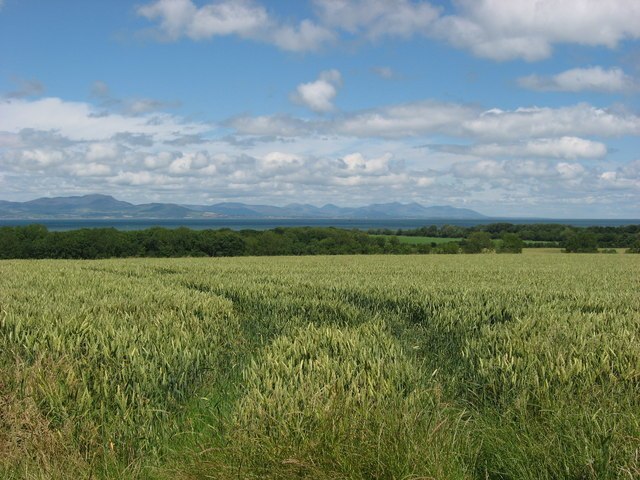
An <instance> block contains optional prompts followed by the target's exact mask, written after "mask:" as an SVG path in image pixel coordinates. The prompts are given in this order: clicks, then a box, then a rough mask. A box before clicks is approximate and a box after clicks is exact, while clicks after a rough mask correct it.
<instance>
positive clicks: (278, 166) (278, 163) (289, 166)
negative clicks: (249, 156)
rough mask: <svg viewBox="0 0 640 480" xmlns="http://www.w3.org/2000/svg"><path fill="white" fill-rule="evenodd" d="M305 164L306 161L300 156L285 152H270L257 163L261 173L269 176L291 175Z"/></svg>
mask: <svg viewBox="0 0 640 480" xmlns="http://www.w3.org/2000/svg"><path fill="white" fill-rule="evenodd" d="M304 164H305V161H304V159H303V158H302V157H300V156H299V155H294V154H291V153H283V152H270V153H268V154H267V155H265V156H264V157H262V158H260V159H259V160H258V162H257V166H258V168H259V169H260V171H261V172H262V173H266V174H269V175H274V174H286V173H291V172H294V171H297V170H299V169H300V168H302V167H303V166H304Z"/></svg>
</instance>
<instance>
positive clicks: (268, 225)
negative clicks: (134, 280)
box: [0, 218, 640, 231]
mask: <svg viewBox="0 0 640 480" xmlns="http://www.w3.org/2000/svg"><path fill="white" fill-rule="evenodd" d="M496 222H508V223H517V224H532V223H561V224H566V225H573V226H576V227H589V226H603V227H619V226H622V225H637V224H640V219H566V218H565V219H551V218H484V219H475V220H460V219H450V218H449V219H447V218H442V219H357V220H349V219H317V218H314V219H278V218H258V219H248V218H211V219H191V218H190V219H37V220H34V219H20V220H15V219H11V220H2V219H0V226H22V225H29V224H33V223H38V224H40V225H44V226H46V227H47V228H48V229H49V230H51V231H66V230H76V229H79V228H108V227H112V228H117V229H118V230H144V229H146V228H151V227H164V228H178V227H187V228H191V229H194V230H206V229H220V228H229V229H232V230H246V229H252V230H269V229H272V228H276V227H305V226H309V227H337V228H346V229H358V230H368V229H371V228H389V229H392V230H397V229H399V228H401V229H403V230H407V229H414V228H419V227H423V226H425V225H427V226H428V225H436V226H442V225H447V224H448V225H457V226H461V227H472V226H474V225H486V224H489V223H496Z"/></svg>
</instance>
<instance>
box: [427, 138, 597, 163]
mask: <svg viewBox="0 0 640 480" xmlns="http://www.w3.org/2000/svg"><path fill="white" fill-rule="evenodd" d="M440 149H441V150H444V151H450V152H454V153H466V154H469V155H475V156H479V157H512V158H517V157H521V158H527V157H541V158H564V159H577V158H585V159H597V158H603V157H604V156H606V154H607V146H606V145H605V144H604V143H601V142H595V141H593V140H588V139H584V138H579V137H568V136H564V137H560V138H540V139H535V140H529V141H526V142H518V143H486V144H477V145H471V146H452V145H445V146H441V147H440Z"/></svg>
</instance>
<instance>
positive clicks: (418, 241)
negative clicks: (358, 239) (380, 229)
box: [370, 235, 463, 245]
mask: <svg viewBox="0 0 640 480" xmlns="http://www.w3.org/2000/svg"><path fill="white" fill-rule="evenodd" d="M370 236H371V237H382V238H385V239H387V240H390V239H392V238H397V239H398V240H399V241H400V243H408V244H411V245H424V244H428V245H430V244H431V243H437V244H441V243H447V242H459V241H460V240H463V239H462V238H442V237H409V236H406V235H370Z"/></svg>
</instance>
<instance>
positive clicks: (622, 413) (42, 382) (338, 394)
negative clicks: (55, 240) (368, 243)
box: [0, 249, 640, 480]
mask: <svg viewBox="0 0 640 480" xmlns="http://www.w3.org/2000/svg"><path fill="white" fill-rule="evenodd" d="M558 252H559V249H556V250H553V251H552V250H542V249H527V250H525V253H524V254H523V255H497V254H479V255H411V256H401V255H394V256H391V255H387V256H377V255H370V256H314V257H260V258H256V257H239V258H213V259H212V258H188V259H128V260H100V261H68V260H50V261H48V260H45V261H40V260H38V261H0V478H2V479H3V480H5V479H8V480H12V479H42V480H44V479H73V480H76V479H81V478H93V479H115V478H117V479H178V480H187V479H188V480H192V479H200V478H202V479H204V478H217V479H234V478H243V479H244V478H246V479H251V478H253V479H258V478H274V479H275V478H278V479H301V478H302V479H321V480H329V479H407V480H409V479H414V480H417V479H438V480H440V479H451V480H453V479H456V480H457V479H469V480H481V479H482V480H484V479H494V480H506V479H513V480H516V479H517V480H521V479H525V480H534V479H536V480H537V479H546V480H551V479H576V480H577V479H594V480H595V479H611V480H613V479H628V480H631V479H638V478H640V395H638V393H639V392H640V342H639V341H638V339H639V338H640V295H638V291H640V276H639V275H638V272H639V271H640V255H626V254H625V255H623V254H620V255H604V254H595V255H592V254H558Z"/></svg>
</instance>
